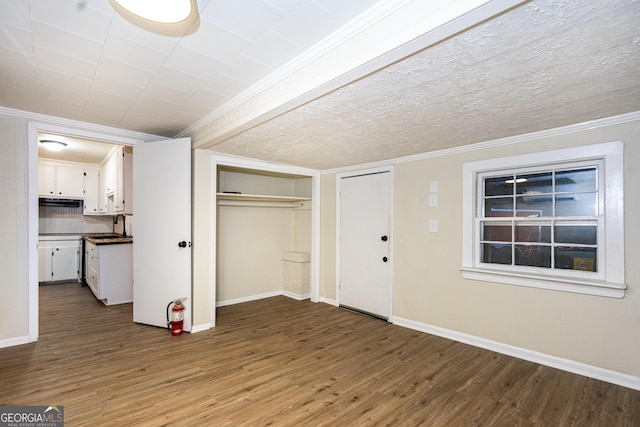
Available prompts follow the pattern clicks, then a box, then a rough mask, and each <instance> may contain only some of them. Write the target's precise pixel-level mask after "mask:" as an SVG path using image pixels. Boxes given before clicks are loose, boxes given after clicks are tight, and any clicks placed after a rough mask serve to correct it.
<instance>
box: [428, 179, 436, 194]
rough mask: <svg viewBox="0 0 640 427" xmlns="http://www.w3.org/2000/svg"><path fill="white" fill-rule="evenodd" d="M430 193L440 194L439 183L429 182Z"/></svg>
mask: <svg viewBox="0 0 640 427" xmlns="http://www.w3.org/2000/svg"><path fill="white" fill-rule="evenodd" d="M429 192H430V193H437V192H438V181H429Z"/></svg>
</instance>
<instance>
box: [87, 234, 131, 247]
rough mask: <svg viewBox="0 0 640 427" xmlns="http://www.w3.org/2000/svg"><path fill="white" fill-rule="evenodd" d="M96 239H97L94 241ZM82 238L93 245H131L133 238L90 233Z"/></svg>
mask: <svg viewBox="0 0 640 427" xmlns="http://www.w3.org/2000/svg"><path fill="white" fill-rule="evenodd" d="M102 236H113V237H109V238H104V237H102ZM96 237H99V238H97V239H96ZM82 238H83V239H84V240H86V241H87V242H91V243H93V244H94V245H114V244H119V243H133V237H130V236H128V237H122V236H120V235H118V234H113V233H90V234H83V235H82Z"/></svg>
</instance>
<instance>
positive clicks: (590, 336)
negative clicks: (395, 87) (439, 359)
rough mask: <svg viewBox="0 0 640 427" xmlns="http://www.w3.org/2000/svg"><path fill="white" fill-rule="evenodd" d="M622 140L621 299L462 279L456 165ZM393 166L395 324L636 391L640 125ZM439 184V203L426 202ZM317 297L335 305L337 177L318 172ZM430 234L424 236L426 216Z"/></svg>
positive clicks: (459, 191) (459, 174)
mask: <svg viewBox="0 0 640 427" xmlns="http://www.w3.org/2000/svg"><path fill="white" fill-rule="evenodd" d="M615 140H621V141H623V142H624V143H625V155H624V157H625V170H624V179H625V188H626V193H625V227H626V228H625V258H626V283H627V284H628V286H629V289H628V290H627V292H626V296H625V297H624V298H623V299H614V298H606V297H596V296H587V295H579V294H573V293H566V292H559V291H550V290H542V289H532V288H524V287H516V286H511V285H504V284H497V283H495V284H494V283H487V282H476V281H471V280H465V279H463V278H462V274H461V272H460V263H461V258H462V252H461V250H462V235H461V224H462V197H461V195H462V165H463V163H465V162H468V161H473V160H481V159H491V158H497V157H503V156H508V155H515V154H526V153H533V152H537V151H544V150H553V149H557V148H563V147H574V146H581V145H586V144H594V143H601V142H608V141H615ZM478 147H486V148H481V149H475V150H474V149H472V148H473V147H466V149H465V150H459V151H458V152H456V151H455V150H451V151H450V152H445V153H443V154H442V155H437V153H436V154H434V156H432V157H427V156H423V159H417V160H415V161H402V162H398V163H397V164H396V166H395V176H394V178H395V179H394V185H395V186H394V196H395V200H394V224H393V232H392V235H393V251H394V252H393V253H394V272H393V282H394V292H393V298H394V307H393V315H394V318H396V319H398V320H403V321H409V322H415V323H416V324H418V325H423V326H430V327H431V326H432V327H435V328H443V329H445V330H448V331H453V332H456V333H461V334H468V335H470V336H473V337H479V338H481V339H485V340H490V341H493V342H498V343H503V344H507V345H509V346H515V347H518V348H523V349H528V350H531V351H533V352H539V353H542V354H545V355H551V356H554V357H557V358H563V359H569V360H571V361H576V362H580V363H584V364H587V365H590V366H595V367H599V368H604V369H607V370H612V371H615V372H618V373H623V374H627V375H630V376H633V377H636V378H637V379H638V382H637V384H638V385H640V363H638V361H639V360H640V263H638V262H637V259H639V258H640V246H639V245H638V244H637V242H636V241H637V238H638V236H640V223H639V222H638V221H636V220H635V219H636V218H638V217H640V197H639V196H640V193H639V192H638V190H637V183H638V182H640V172H639V168H638V166H637V165H638V164H640V121H638V120H636V121H633V122H631V123H625V124H617V125H610V126H605V127H599V128H593V129H584V130H579V131H571V129H568V130H564V132H563V133H561V134H558V135H555V136H546V137H541V138H537V139H535V140H525V141H523V142H519V143H512V144H509V145H499V146H496V147H494V148H491V147H490V144H485V145H479V146H478ZM434 180H435V181H438V206H437V207H435V208H433V207H431V208H430V207H429V205H428V195H429V183H430V181H434ZM322 183H323V187H322V200H321V202H322V204H323V209H322V226H323V227H322V242H323V244H322V257H323V260H322V270H321V284H322V286H321V292H322V294H321V296H322V297H324V298H326V299H335V297H336V296H335V263H334V262H333V261H332V260H333V259H335V250H334V249H333V248H335V244H334V245H333V246H332V243H333V242H335V238H334V236H335V209H331V208H329V206H332V204H334V203H335V174H328V175H325V176H323V181H322ZM429 219H436V220H438V221H439V222H438V232H437V233H429V232H428V220H429Z"/></svg>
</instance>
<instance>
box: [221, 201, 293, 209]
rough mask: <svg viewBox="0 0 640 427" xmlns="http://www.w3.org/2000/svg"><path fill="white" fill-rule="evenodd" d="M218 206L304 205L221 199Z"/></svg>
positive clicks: (266, 206)
mask: <svg viewBox="0 0 640 427" xmlns="http://www.w3.org/2000/svg"><path fill="white" fill-rule="evenodd" d="M218 206H240V207H255V208H300V207H303V206H304V204H303V203H274V202H233V201H225V200H222V201H219V202H218Z"/></svg>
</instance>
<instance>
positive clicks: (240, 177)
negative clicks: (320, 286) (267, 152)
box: [215, 165, 317, 307]
mask: <svg viewBox="0 0 640 427" xmlns="http://www.w3.org/2000/svg"><path fill="white" fill-rule="evenodd" d="M314 179H317V178H314V177H312V176H310V175H304V174H295V173H286V172H279V171H268V170H259V169H251V168H244V167H236V166H226V165H218V166H217V169H216V180H215V181H216V237H217V238H216V285H217V286H216V295H215V300H216V302H217V303H216V305H217V306H218V307H220V306H225V305H231V304H237V303H241V302H246V301H251V300H256V299H262V298H268V297H272V296H277V295H285V296H288V297H290V298H295V299H298V300H303V299H308V298H310V297H311V283H312V269H311V260H312V256H311V254H312V250H313V241H314V238H313V234H314V232H313V229H314V227H313V221H314V220H313V203H312V200H313V199H312V198H313V184H314Z"/></svg>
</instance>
